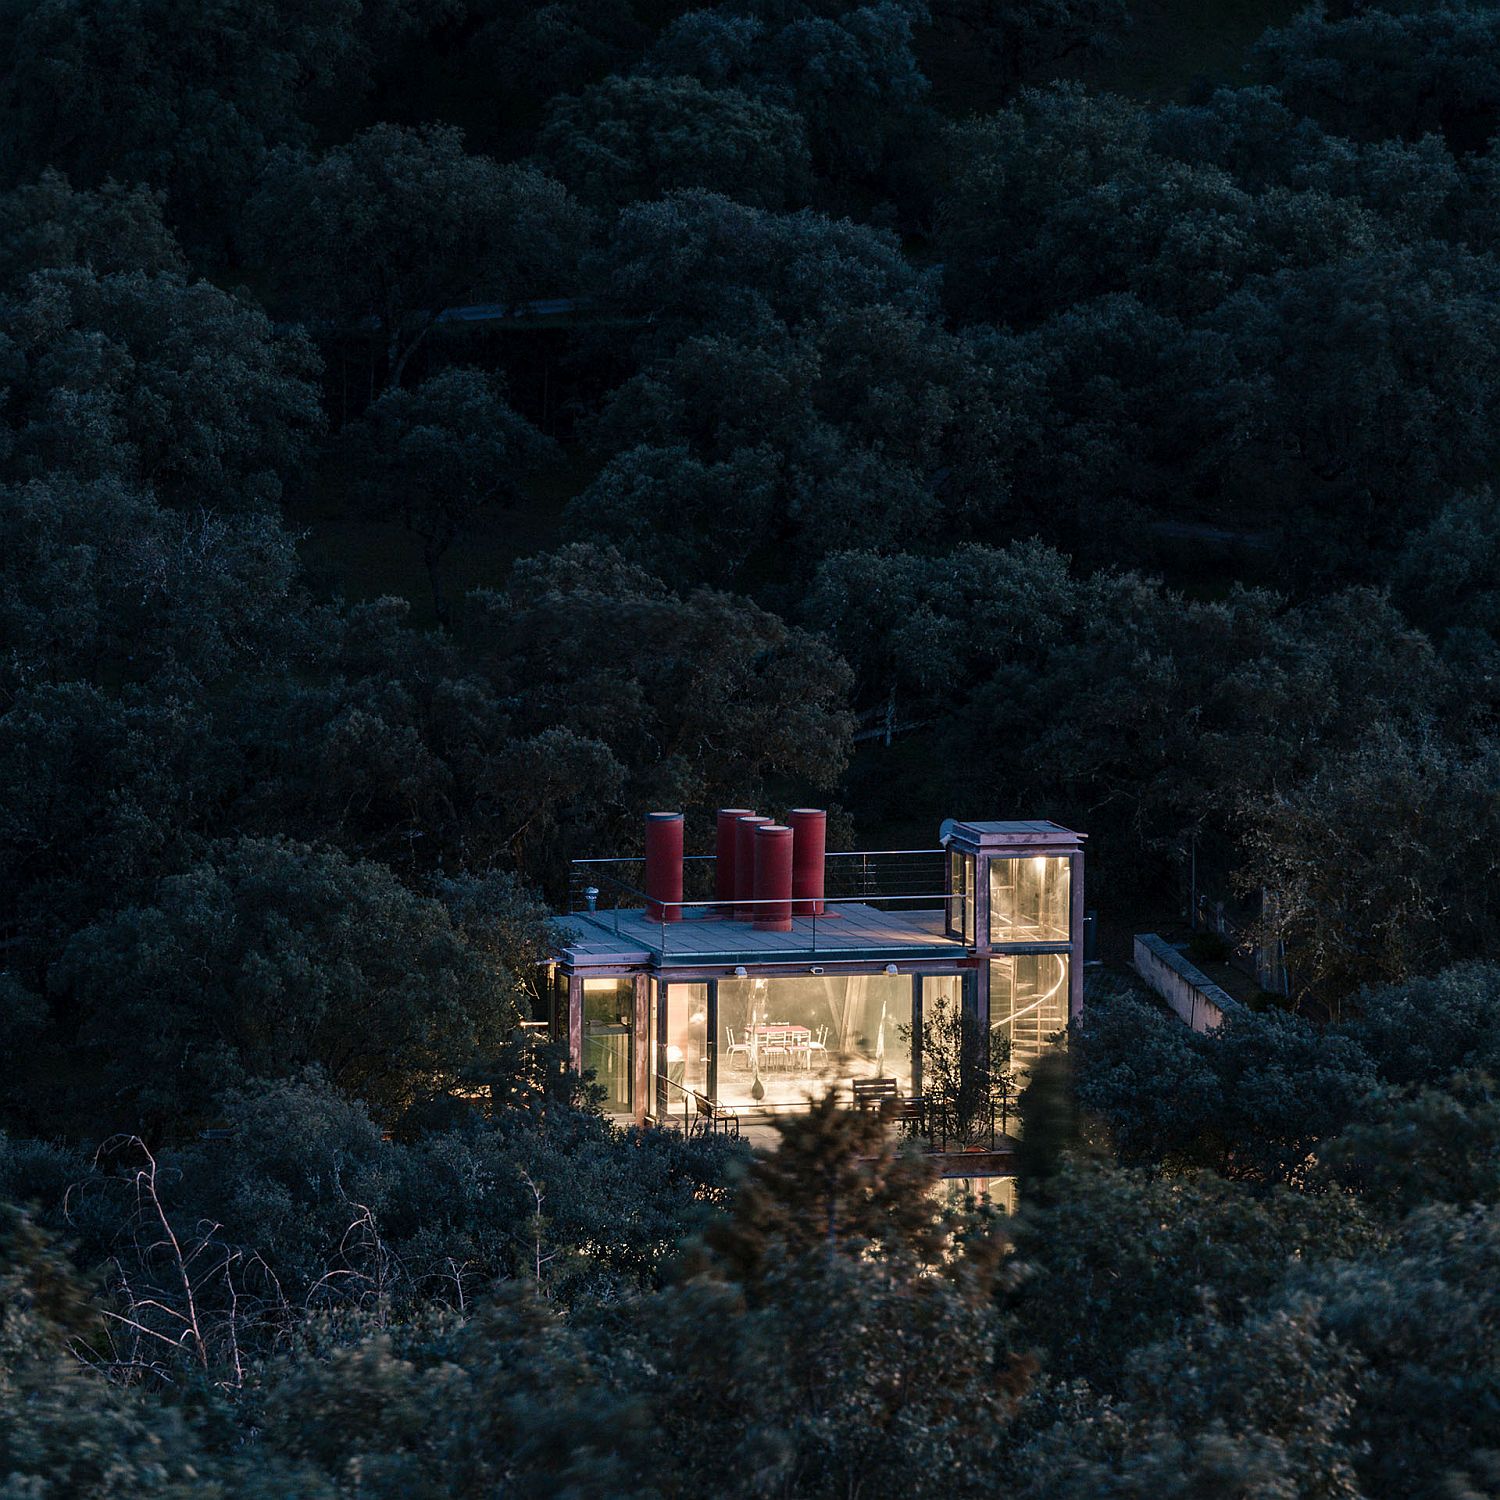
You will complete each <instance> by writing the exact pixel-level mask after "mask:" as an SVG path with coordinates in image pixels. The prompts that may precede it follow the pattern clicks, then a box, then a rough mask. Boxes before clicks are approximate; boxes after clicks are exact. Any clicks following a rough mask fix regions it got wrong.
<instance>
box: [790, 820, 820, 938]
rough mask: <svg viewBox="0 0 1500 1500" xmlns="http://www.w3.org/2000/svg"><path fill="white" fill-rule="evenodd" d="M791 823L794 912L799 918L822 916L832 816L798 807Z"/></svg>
mask: <svg viewBox="0 0 1500 1500" xmlns="http://www.w3.org/2000/svg"><path fill="white" fill-rule="evenodd" d="M787 822H788V823H790V824H791V825H792V898H793V900H794V901H795V902H796V905H795V906H794V907H793V908H792V910H793V911H794V912H796V914H797V915H798V916H799V917H811V916H822V914H823V854H824V850H825V849H826V847H827V843H828V814H827V813H826V812H824V811H823V809H822V808H820V807H794V808H793V809H792V810H791V812H790V813H789V814H788V816H787Z"/></svg>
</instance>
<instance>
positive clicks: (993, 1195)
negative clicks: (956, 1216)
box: [933, 1177, 1016, 1214]
mask: <svg viewBox="0 0 1500 1500" xmlns="http://www.w3.org/2000/svg"><path fill="white" fill-rule="evenodd" d="M933 1193H934V1195H935V1196H936V1198H937V1200H938V1202H939V1203H941V1204H942V1205H943V1207H944V1208H967V1207H969V1206H970V1205H971V1204H981V1203H987V1204H989V1206H990V1207H991V1208H998V1209H999V1210H1000V1212H1001V1213H1006V1214H1013V1213H1015V1211H1016V1179H1015V1178H1014V1177H939V1178H938V1180H937V1182H936V1183H935V1184H934V1185H933Z"/></svg>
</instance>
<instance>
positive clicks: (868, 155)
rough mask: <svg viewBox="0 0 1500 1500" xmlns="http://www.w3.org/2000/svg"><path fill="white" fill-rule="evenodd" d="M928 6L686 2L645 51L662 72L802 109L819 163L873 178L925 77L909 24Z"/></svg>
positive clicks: (845, 175) (896, 0)
mask: <svg viewBox="0 0 1500 1500" xmlns="http://www.w3.org/2000/svg"><path fill="white" fill-rule="evenodd" d="M925 19H926V10H925V8H924V7H922V6H921V5H920V4H911V3H908V0H879V3H877V4H873V5H864V6H851V5H843V4H836V5H819V4H802V3H793V4H787V5H783V4H776V3H766V4H761V3H756V0H751V3H747V4H743V5H740V4H730V5H725V6H721V7H719V8H718V9H715V10H695V11H689V12H688V13H687V14H686V15H685V16H682V17H680V18H679V19H678V20H677V21H675V22H674V23H673V24H672V25H670V26H668V27H667V28H666V30H665V31H664V32H663V34H662V35H661V36H660V37H659V38H658V39H657V41H656V43H655V44H654V46H653V47H652V49H651V51H650V52H649V53H648V54H647V56H646V63H645V66H646V69H647V71H649V72H652V73H655V74H658V75H660V76H665V77H671V76H674V75H686V76H690V77H694V78H697V79H699V80H700V81H701V82H703V83H706V84H710V85H716V86H723V85H730V86H732V87H735V88H739V89H743V90H745V91H747V92H750V93H755V94H759V95H760V96H762V97H763V98H765V99H767V100H768V101H770V102H773V103H775V104H778V105H783V106H785V107H788V108H790V109H793V110H795V111H796V112H797V113H798V114H799V115H801V116H802V118H803V119H804V120H805V121H806V122H807V129H808V138H809V141H810V143H811V145H812V149H813V156H814V160H815V162H816V164H817V165H818V167H819V169H820V170H821V171H823V172H825V173H827V174H829V175H830V176H832V177H834V178H836V179H849V178H854V179H859V178H868V177H869V176H870V175H871V174H873V173H874V172H876V171H877V170H878V169H879V168H880V167H881V166H882V164H883V163H884V161H885V159H886V157H887V155H888V153H890V152H891V151H892V150H893V148H894V147H895V144H896V142H897V140H898V139H899V135H900V132H901V131H902V129H903V128H910V125H911V123H912V120H913V116H914V112H915V111H916V109H917V107H918V106H919V104H920V102H921V100H922V99H923V97H924V96H925V95H926V93H927V90H928V83H927V80H926V78H925V77H924V76H923V74H922V71H921V67H920V65H919V64H918V62H917V59H916V55H915V52H914V51H913V45H912V42H913V37H912V31H913V26H914V25H915V24H918V23H920V22H921V21H923V20H925Z"/></svg>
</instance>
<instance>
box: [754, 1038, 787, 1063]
mask: <svg viewBox="0 0 1500 1500" xmlns="http://www.w3.org/2000/svg"><path fill="white" fill-rule="evenodd" d="M760 1060H761V1062H762V1064H763V1065H764V1066H765V1067H768V1068H784V1067H786V1066H787V1064H788V1063H790V1062H791V1060H792V1048H791V1044H790V1042H789V1041H788V1040H787V1034H786V1032H784V1031H768V1032H767V1033H766V1035H765V1039H764V1040H763V1041H762V1042H761V1044H760Z"/></svg>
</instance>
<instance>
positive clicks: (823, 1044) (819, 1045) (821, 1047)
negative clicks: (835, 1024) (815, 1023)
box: [803, 1026, 828, 1069]
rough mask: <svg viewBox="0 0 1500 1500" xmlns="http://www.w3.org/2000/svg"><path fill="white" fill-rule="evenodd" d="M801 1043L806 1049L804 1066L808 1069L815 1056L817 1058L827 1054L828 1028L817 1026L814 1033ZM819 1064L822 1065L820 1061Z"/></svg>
mask: <svg viewBox="0 0 1500 1500" xmlns="http://www.w3.org/2000/svg"><path fill="white" fill-rule="evenodd" d="M803 1045H804V1046H805V1047H806V1049H807V1057H806V1066H807V1067H808V1068H809V1069H810V1068H811V1067H812V1065H813V1058H814V1057H815V1056H816V1057H819V1058H824V1057H827V1056H828V1028H827V1027H826V1026H820V1027H818V1030H817V1033H816V1035H814V1036H812V1037H810V1038H809V1039H808V1041H806V1042H805V1043H804V1044H803ZM819 1066H820V1067H821V1066H822V1064H821V1062H820V1063H819Z"/></svg>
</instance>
